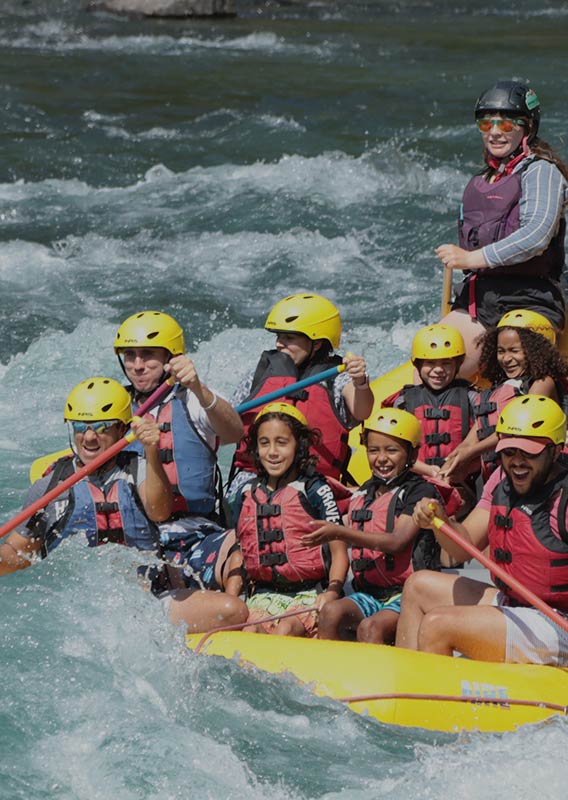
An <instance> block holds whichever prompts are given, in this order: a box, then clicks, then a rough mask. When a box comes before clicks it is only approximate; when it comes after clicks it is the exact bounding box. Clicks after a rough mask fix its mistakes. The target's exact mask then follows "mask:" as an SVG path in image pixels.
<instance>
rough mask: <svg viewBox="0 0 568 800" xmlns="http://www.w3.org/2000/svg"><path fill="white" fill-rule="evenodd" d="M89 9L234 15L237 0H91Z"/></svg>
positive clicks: (146, 14)
mask: <svg viewBox="0 0 568 800" xmlns="http://www.w3.org/2000/svg"><path fill="white" fill-rule="evenodd" d="M87 10H88V11H111V12H114V13H116V14H140V15H142V16H144V17H233V16H235V14H236V9H235V0H91V2H89V4H88V6H87Z"/></svg>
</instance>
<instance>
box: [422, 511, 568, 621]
mask: <svg viewBox="0 0 568 800" xmlns="http://www.w3.org/2000/svg"><path fill="white" fill-rule="evenodd" d="M432 522H433V524H434V526H435V527H436V528H437V529H438V530H439V531H441V532H442V533H443V534H445V535H446V536H447V537H448V538H449V539H451V540H452V541H453V542H455V543H456V544H457V545H459V546H460V547H462V548H463V549H464V550H465V551H466V552H467V553H469V555H470V556H473V558H476V559H477V560H478V561H479V562H480V563H481V564H483V566H484V567H486V568H487V569H488V570H490V571H491V572H492V573H493V575H496V576H497V577H498V578H500V579H501V580H502V581H503V582H504V583H506V584H507V586H509V587H510V588H511V589H514V591H515V592H517V594H518V595H520V596H521V597H522V598H523V600H526V601H527V603H528V604H529V605H531V606H534V607H535V608H538V610H539V611H542V613H543V614H545V615H546V616H547V617H548V618H549V619H550V620H552V622H554V623H555V624H556V625H558V626H559V627H560V628H562V630H565V631H566V632H568V619H566V618H565V617H563V616H562V615H561V614H559V613H558V612H557V611H555V610H554V609H553V608H551V607H550V606H549V605H548V603H545V602H544V600H541V598H540V597H537V595H536V594H535V593H534V592H531V590H530V589H527V587H526V586H524V585H523V584H522V583H520V581H518V580H517V579H516V578H513V577H512V575H509V573H508V572H505V570H504V569H503V568H502V567H500V566H499V564H496V563H495V561H493V559H491V558H489V557H488V556H486V555H485V554H484V553H482V552H481V550H479V548H477V547H476V546H475V545H474V544H472V543H471V542H468V541H467V540H466V539H464V538H463V536H460V534H459V533H458V532H457V531H456V530H455V528H452V526H451V525H449V524H448V523H447V522H444V521H443V520H442V519H440V517H434V519H433V520H432Z"/></svg>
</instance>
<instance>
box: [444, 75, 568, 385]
mask: <svg viewBox="0 0 568 800" xmlns="http://www.w3.org/2000/svg"><path fill="white" fill-rule="evenodd" d="M475 121H476V124H477V127H478V129H479V132H480V134H481V139H482V144H483V159H484V162H485V166H484V168H483V170H482V172H481V173H480V174H479V175H476V176H475V177H474V178H472V179H471V180H470V182H469V183H468V185H467V186H466V189H465V192H464V195H463V202H462V205H461V209H460V214H459V228H458V230H459V247H457V246H456V245H453V244H442V245H440V246H439V247H438V248H437V249H436V255H437V256H438V258H439V259H440V261H441V262H442V263H443V264H444V266H445V267H446V268H448V269H452V270H461V271H462V272H463V273H464V279H463V281H462V283H461V285H460V286H459V287H458V290H457V293H456V297H455V300H454V302H453V305H452V310H451V311H450V313H449V314H448V315H447V316H446V317H445V318H444V319H443V320H442V322H445V323H447V324H448V325H453V326H455V327H456V328H458V329H459V330H460V331H461V333H462V335H463V337H464V340H465V345H466V352H467V357H466V361H465V363H464V366H463V367H462V370H461V375H462V377H465V378H467V377H471V376H472V375H473V374H475V372H476V368H477V362H478V345H477V344H476V339H477V338H478V337H479V336H480V334H483V333H484V330H485V329H486V328H488V327H491V326H494V325H496V324H497V322H498V321H499V319H500V318H501V317H502V316H503V314H505V313H507V312H508V311H512V310H513V309H518V308H528V309H531V310H532V311H536V312H538V313H539V314H542V315H543V316H545V317H546V318H547V319H549V320H550V322H551V323H552V324H553V325H554V327H555V328H556V329H557V330H562V328H563V326H564V311H565V301H564V297H563V295H562V290H561V287H560V277H561V274H562V271H563V269H564V235H565V230H566V220H565V217H564V214H565V210H566V205H567V202H568V168H567V167H566V165H565V164H564V163H563V162H562V161H561V160H560V158H559V157H558V156H557V155H556V154H555V153H554V152H553V150H552V148H551V147H550V145H549V144H548V143H547V142H545V141H543V140H542V139H541V138H540V137H539V136H538V132H539V125H540V101H539V99H538V97H537V94H536V92H535V91H534V89H532V88H530V87H529V86H528V85H526V84H525V83H520V82H518V81H499V82H498V83H496V84H494V85H493V86H491V87H489V88H488V89H486V90H485V91H484V92H482V93H481V95H480V96H479V98H478V100H477V102H476V104H475Z"/></svg>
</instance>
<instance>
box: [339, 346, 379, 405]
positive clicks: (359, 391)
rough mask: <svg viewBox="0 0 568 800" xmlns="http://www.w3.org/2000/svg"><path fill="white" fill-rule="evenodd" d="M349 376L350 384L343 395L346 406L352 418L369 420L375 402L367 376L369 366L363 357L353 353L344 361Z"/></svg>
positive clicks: (346, 385) (345, 387)
mask: <svg viewBox="0 0 568 800" xmlns="http://www.w3.org/2000/svg"><path fill="white" fill-rule="evenodd" d="M343 363H344V364H345V368H346V370H347V374H348V375H349V377H350V378H351V380H350V381H349V383H346V384H345V386H344V387H343V391H342V392H341V394H342V395H343V399H344V400H345V405H346V406H347V408H348V409H349V412H350V414H351V416H353V417H354V418H355V419H357V420H364V419H367V417H368V416H369V414H370V413H371V411H372V410H373V403H374V401H375V398H374V395H373V391H372V389H371V387H370V386H369V376H368V375H367V365H366V364H365V359H364V358H363V357H362V356H355V355H353V354H352V353H350V354H349V355H347V356H345V358H344V359H343Z"/></svg>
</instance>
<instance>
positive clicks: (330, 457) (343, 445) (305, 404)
mask: <svg viewBox="0 0 568 800" xmlns="http://www.w3.org/2000/svg"><path fill="white" fill-rule="evenodd" d="M341 363H342V359H341V358H340V357H339V356H331V357H330V358H329V359H328V360H327V361H325V362H321V361H320V362H317V363H314V364H310V365H309V366H308V367H307V368H306V369H304V370H303V371H302V374H301V376H300V374H299V373H298V369H297V367H296V365H295V364H294V362H293V361H292V359H291V358H290V356H288V355H287V354H286V353H280V352H278V351H277V350H267V351H265V352H264V353H263V354H262V356H261V358H260V361H259V362H258V366H257V368H256V372H255V374H254V378H253V382H252V388H251V391H250V394H249V396H248V398H247V400H251V399H252V398H253V397H259V396H262V395H264V394H268V393H269V392H272V391H275V390H276V389H282V388H284V387H285V386H289V385H290V384H292V383H296V382H297V381H298V380H300V378H308V377H309V376H310V375H315V374H316V373H318V372H322V371H323V370H325V369H329V367H333V366H336V365H338V364H341ZM282 400H285V401H286V402H288V403H293V404H294V405H295V406H296V408H297V409H298V411H301V412H302V414H304V416H305V417H306V419H307V420H308V423H309V425H310V426H311V427H313V428H318V429H319V430H320V431H321V434H322V437H321V442H320V443H319V445H317V447H315V448H314V449H313V451H312V452H313V453H315V454H316V455H317V456H318V459H319V460H318V463H317V470H318V472H320V473H321V474H322V475H329V476H330V477H332V478H337V479H341V477H342V476H343V473H344V471H345V469H346V466H347V462H348V461H349V457H350V454H351V453H350V449H349V444H348V439H349V429H348V428H347V426H346V425H345V424H344V423H343V422H342V421H341V420H340V419H339V417H338V416H337V414H336V411H335V406H334V403H333V379H331V380H327V381H325V383H323V384H319V383H318V384H315V385H313V386H309V387H308V388H307V389H300V390H299V391H296V392H292V393H291V394H290V395H286V396H285V397H283V398H282ZM264 405H266V404H264ZM264 405H262V406H258V407H257V408H255V409H252V410H250V411H245V412H244V414H242V415H241V418H242V420H243V425H244V428H245V437H246V436H247V434H248V432H249V429H250V426H251V425H252V423H253V421H254V418H255V417H256V415H257V414H258V412H259V411H260V410H261V408H263V407H264ZM233 470H247V471H248V472H255V468H254V464H253V461H252V459H251V457H250V455H249V454H248V453H247V451H246V443H245V438H243V439H242V440H241V443H240V444H239V446H238V447H237V450H236V452H235V457H234V459H233Z"/></svg>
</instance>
